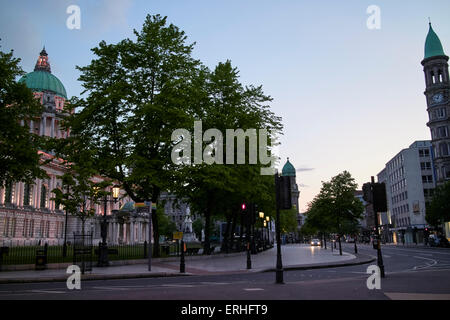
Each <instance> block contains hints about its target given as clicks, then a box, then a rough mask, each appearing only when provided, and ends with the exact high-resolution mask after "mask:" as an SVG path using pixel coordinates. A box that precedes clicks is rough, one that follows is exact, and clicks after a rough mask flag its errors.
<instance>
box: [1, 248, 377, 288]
mask: <svg viewBox="0 0 450 320" xmlns="http://www.w3.org/2000/svg"><path fill="white" fill-rule="evenodd" d="M281 248H282V261H283V269H284V270H289V269H312V268H325V267H336V266H345V265H354V264H363V263H368V262H371V261H373V260H374V257H371V256H367V255H353V254H349V253H346V252H343V255H342V256H340V255H339V251H338V250H334V251H333V252H332V251H331V248H328V249H327V250H325V249H323V248H320V247H310V246H309V245H304V244H301V245H300V244H291V245H283V246H282V247H281ZM251 262H252V269H249V270H248V269H247V255H246V253H245V252H242V253H239V254H232V255H229V256H226V255H217V256H186V259H185V266H186V273H180V261H179V258H178V259H177V260H175V259H173V258H172V259H170V260H169V261H168V260H164V259H154V260H153V261H152V270H151V271H148V265H147V261H145V260H142V263H140V264H132V265H122V266H110V267H105V268H97V267H93V269H92V271H91V272H86V274H84V275H82V276H81V279H82V280H105V279H127V278H149V277H172V276H190V275H208V274H209V275H211V274H230V273H248V272H265V271H272V270H275V265H276V246H275V247H274V248H272V249H270V250H267V251H265V252H260V253H258V254H255V255H251ZM68 277H69V274H67V273H66V269H59V270H54V269H52V270H42V271H36V270H27V271H3V272H0V284H2V283H24V282H53V281H66V280H67V278H68Z"/></svg>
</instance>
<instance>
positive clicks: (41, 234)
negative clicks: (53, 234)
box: [38, 220, 45, 237]
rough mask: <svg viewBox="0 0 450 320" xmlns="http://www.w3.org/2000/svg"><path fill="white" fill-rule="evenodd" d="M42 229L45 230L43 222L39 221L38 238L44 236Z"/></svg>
mask: <svg viewBox="0 0 450 320" xmlns="http://www.w3.org/2000/svg"><path fill="white" fill-rule="evenodd" d="M44 228H45V222H44V220H41V224H40V225H39V232H38V237H43V236H44Z"/></svg>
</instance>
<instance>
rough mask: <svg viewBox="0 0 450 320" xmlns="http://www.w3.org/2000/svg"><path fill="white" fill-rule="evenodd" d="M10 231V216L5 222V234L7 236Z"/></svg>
mask: <svg viewBox="0 0 450 320" xmlns="http://www.w3.org/2000/svg"><path fill="white" fill-rule="evenodd" d="M8 231H9V218H5V222H4V223H3V235H4V236H5V237H7V236H8Z"/></svg>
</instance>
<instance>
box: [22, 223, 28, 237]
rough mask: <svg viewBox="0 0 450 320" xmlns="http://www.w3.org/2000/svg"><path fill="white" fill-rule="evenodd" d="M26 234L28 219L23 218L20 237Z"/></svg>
mask: <svg viewBox="0 0 450 320" xmlns="http://www.w3.org/2000/svg"><path fill="white" fill-rule="evenodd" d="M27 235H28V219H24V220H23V232H22V237H26V236H27Z"/></svg>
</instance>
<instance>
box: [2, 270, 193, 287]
mask: <svg viewBox="0 0 450 320" xmlns="http://www.w3.org/2000/svg"><path fill="white" fill-rule="evenodd" d="M190 275H192V274H191V273H172V272H157V273H130V274H111V275H105V274H92V275H90V274H87V275H86V274H85V275H82V276H81V280H82V281H89V280H115V279H138V278H163V277H185V276H190ZM68 276H69V274H68V275H67V276H61V277H55V278H49V277H47V278H21V279H0V284H12V283H38V282H66V281H67V279H68Z"/></svg>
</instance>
